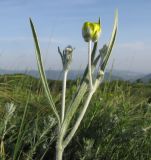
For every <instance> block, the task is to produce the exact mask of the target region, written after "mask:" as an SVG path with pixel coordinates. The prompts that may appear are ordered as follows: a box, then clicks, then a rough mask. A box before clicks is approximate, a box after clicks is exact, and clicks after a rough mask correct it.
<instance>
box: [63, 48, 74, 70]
mask: <svg viewBox="0 0 151 160" xmlns="http://www.w3.org/2000/svg"><path fill="white" fill-rule="evenodd" d="M73 50H74V48H72V46H70V45H69V46H67V47H66V48H65V49H64V51H63V67H64V70H68V69H69V68H70V64H71V62H72V52H73Z"/></svg>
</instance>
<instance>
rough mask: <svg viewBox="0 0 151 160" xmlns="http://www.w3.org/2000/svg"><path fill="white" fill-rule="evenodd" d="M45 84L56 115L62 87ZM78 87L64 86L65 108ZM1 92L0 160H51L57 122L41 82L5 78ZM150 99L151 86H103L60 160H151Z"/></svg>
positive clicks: (20, 77)
mask: <svg viewBox="0 0 151 160" xmlns="http://www.w3.org/2000/svg"><path fill="white" fill-rule="evenodd" d="M48 83H49V86H50V88H51V90H52V91H53V92H52V96H53V98H55V103H56V106H57V109H59V106H60V98H61V95H59V93H60V89H61V88H60V87H59V86H61V83H62V82H60V81H58V82H56V81H48ZM78 83H79V82H78V81H69V82H67V86H72V87H69V88H68V89H67V103H69V101H70V98H72V97H71V95H72V93H74V92H75V90H76V88H77V86H78V85H79V84H78ZM0 92H1V94H0V140H1V150H0V151H1V159H8V160H11V159H29V160H31V159H36V160H40V159H43V160H47V159H52V160H53V159H54V157H55V142H56V123H57V120H56V118H55V117H54V116H53V115H52V111H51V110H50V108H49V104H48V101H47V99H46V98H45V96H44V91H43V88H42V86H41V82H40V81H39V79H35V78H33V77H31V76H27V75H17V74H16V75H4V76H1V77H0ZM150 95H151V84H150V83H148V84H143V83H129V82H124V81H112V82H105V83H103V84H102V85H101V86H100V89H98V90H97V92H96V93H95V95H94V97H93V98H92V101H91V103H90V108H89V109H88V112H87V113H86V116H85V117H84V119H83V121H82V123H81V125H80V128H79V130H78V132H77V134H76V135H75V137H74V138H73V141H71V143H70V144H69V146H68V147H67V148H66V149H65V154H64V159H65V160H70V159H72V160H92V159H94V160H101V159H102V160H104V159H106V160H117V159H125V160H127V159H130V160H137V159H142V160H144V159H146V160H148V159H150V157H151V116H150V115H151V103H150V99H151V97H150ZM77 114H78V113H77ZM23 115H24V116H23ZM23 118H24V121H22V120H23ZM14 153H15V154H16V157H15V156H14Z"/></svg>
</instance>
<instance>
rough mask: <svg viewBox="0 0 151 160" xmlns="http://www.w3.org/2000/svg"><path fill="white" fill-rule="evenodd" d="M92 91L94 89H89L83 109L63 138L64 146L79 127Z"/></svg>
mask: <svg viewBox="0 0 151 160" xmlns="http://www.w3.org/2000/svg"><path fill="white" fill-rule="evenodd" d="M94 91H95V90H94V89H93V90H91V91H90V92H89V94H88V97H87V99H86V102H85V104H84V107H83V109H82V111H81V113H80V115H79V117H78V119H77V121H76V123H75V125H74V126H73V128H72V130H71V132H70V133H69V135H68V136H67V137H66V139H65V140H64V143H63V145H64V146H65V147H66V146H67V145H68V143H69V142H70V141H71V139H72V138H73V136H74V134H75V133H76V131H77V129H78V127H79V125H80V123H81V121H82V119H83V117H84V115H85V112H86V110H87V108H88V106H89V103H90V100H91V98H92V96H93V93H94Z"/></svg>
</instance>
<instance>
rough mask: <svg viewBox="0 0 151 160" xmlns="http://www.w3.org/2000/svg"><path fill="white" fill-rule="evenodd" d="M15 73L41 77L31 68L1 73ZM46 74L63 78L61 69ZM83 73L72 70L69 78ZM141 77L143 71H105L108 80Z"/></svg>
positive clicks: (0, 71) (130, 79)
mask: <svg viewBox="0 0 151 160" xmlns="http://www.w3.org/2000/svg"><path fill="white" fill-rule="evenodd" d="M15 73H21V74H27V75H31V76H34V77H36V78H37V77H39V72H38V71H37V70H30V71H25V70H22V71H19V70H2V69H0V74H1V75H3V74H15ZM46 75H47V78H48V79H52V80H61V79H62V76H63V74H62V71H60V70H47V71H46ZM82 75H83V71H82V70H80V71H79V70H71V71H70V72H69V74H68V79H70V80H74V79H76V78H78V77H81V76H82ZM150 76H151V75H150ZM141 77H145V75H144V74H142V73H136V72H131V71H120V70H113V71H106V73H105V79H106V80H129V81H135V80H137V79H139V78H141Z"/></svg>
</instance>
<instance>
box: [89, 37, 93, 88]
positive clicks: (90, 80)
mask: <svg viewBox="0 0 151 160" xmlns="http://www.w3.org/2000/svg"><path fill="white" fill-rule="evenodd" d="M91 45H92V41H91V40H90V41H89V42H88V68H89V83H90V84H89V85H90V90H92V89H93V83H92V71H91V50H92V49H91Z"/></svg>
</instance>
